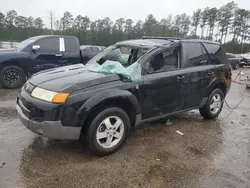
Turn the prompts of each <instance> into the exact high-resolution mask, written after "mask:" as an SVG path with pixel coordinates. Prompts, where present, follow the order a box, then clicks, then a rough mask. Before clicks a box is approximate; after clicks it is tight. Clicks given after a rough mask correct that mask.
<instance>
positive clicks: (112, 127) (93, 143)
mask: <svg viewBox="0 0 250 188" xmlns="http://www.w3.org/2000/svg"><path fill="white" fill-rule="evenodd" d="M87 126H88V127H87V129H85V130H84V133H83V134H84V136H83V137H84V141H85V144H86V146H87V148H88V150H90V151H91V152H92V153H94V154H96V155H99V156H105V155H108V154H111V153H113V152H115V151H116V150H118V149H119V148H120V147H121V146H122V145H123V144H124V142H125V141H126V139H127V137H128V134H129V132H130V126H131V125H130V119H129V117H128V115H127V113H126V112H124V110H122V109H121V108H117V107H111V108H106V109H105V110H100V111H98V113H96V115H95V117H93V118H92V120H91V121H90V124H89V125H87Z"/></svg>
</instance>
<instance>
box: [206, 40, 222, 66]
mask: <svg viewBox="0 0 250 188" xmlns="http://www.w3.org/2000/svg"><path fill="white" fill-rule="evenodd" d="M204 46H205V48H206V49H207V51H208V53H209V55H210V58H211V60H212V63H213V64H224V63H226V62H227V56H226V53H225V52H224V50H223V49H222V47H221V46H220V45H218V44H209V43H204Z"/></svg>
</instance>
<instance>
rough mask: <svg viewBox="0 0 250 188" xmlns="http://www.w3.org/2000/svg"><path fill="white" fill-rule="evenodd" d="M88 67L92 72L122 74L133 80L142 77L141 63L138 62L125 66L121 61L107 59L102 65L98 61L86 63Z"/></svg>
mask: <svg viewBox="0 0 250 188" xmlns="http://www.w3.org/2000/svg"><path fill="white" fill-rule="evenodd" d="M86 69H88V70H89V71H92V72H99V73H103V74H121V75H123V76H125V77H127V78H129V79H130V80H132V81H133V82H135V81H137V80H139V79H140V78H141V64H139V63H138V62H135V63H133V64H132V65H130V66H128V67H126V68H125V67H124V66H122V64H121V63H120V62H119V61H110V60H107V61H105V63H103V64H102V65H99V64H97V63H96V64H92V65H86Z"/></svg>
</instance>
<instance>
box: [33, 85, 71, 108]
mask: <svg viewBox="0 0 250 188" xmlns="http://www.w3.org/2000/svg"><path fill="white" fill-rule="evenodd" d="M31 96H32V97H35V98H37V99H40V100H43V101H47V102H52V103H57V104H63V103H65V102H66V100H67V98H68V96H69V93H57V92H54V91H49V90H46V89H42V88H39V87H36V88H35V89H33V91H32V93H31Z"/></svg>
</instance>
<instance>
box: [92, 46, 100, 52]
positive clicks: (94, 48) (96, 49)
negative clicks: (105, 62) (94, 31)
mask: <svg viewBox="0 0 250 188" xmlns="http://www.w3.org/2000/svg"><path fill="white" fill-rule="evenodd" d="M91 49H92V52H94V53H97V52H99V49H98V48H97V47H91Z"/></svg>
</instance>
